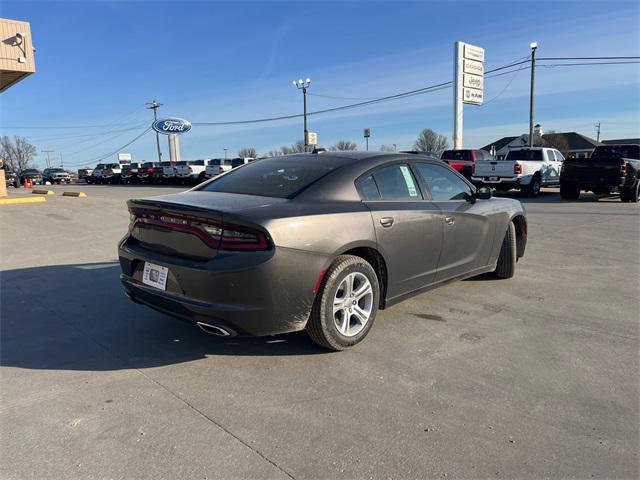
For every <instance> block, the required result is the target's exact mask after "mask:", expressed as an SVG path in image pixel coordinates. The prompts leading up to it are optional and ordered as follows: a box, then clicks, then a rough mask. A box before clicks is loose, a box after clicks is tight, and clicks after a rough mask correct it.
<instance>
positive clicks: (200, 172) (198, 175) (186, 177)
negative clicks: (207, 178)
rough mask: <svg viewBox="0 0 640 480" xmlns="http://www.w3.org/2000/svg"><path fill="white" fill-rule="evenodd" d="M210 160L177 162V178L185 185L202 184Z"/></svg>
mask: <svg viewBox="0 0 640 480" xmlns="http://www.w3.org/2000/svg"><path fill="white" fill-rule="evenodd" d="M207 162H208V160H181V161H179V162H176V178H177V179H178V180H180V181H182V182H185V183H194V184H195V183H201V182H203V181H204V174H205V170H206V168H207Z"/></svg>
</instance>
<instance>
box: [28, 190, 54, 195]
mask: <svg viewBox="0 0 640 480" xmlns="http://www.w3.org/2000/svg"><path fill="white" fill-rule="evenodd" d="M31 193H35V194H37V195H55V194H56V193H55V192H54V191H53V190H32V191H31Z"/></svg>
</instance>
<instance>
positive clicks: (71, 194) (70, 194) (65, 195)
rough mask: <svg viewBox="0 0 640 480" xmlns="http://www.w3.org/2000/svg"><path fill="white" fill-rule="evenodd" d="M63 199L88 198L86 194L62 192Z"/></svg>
mask: <svg viewBox="0 0 640 480" xmlns="http://www.w3.org/2000/svg"><path fill="white" fill-rule="evenodd" d="M62 196H63V197H86V196H87V194H86V193H84V192H62Z"/></svg>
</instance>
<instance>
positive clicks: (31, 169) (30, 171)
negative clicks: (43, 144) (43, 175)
mask: <svg viewBox="0 0 640 480" xmlns="http://www.w3.org/2000/svg"><path fill="white" fill-rule="evenodd" d="M22 173H40V172H39V171H38V170H36V169H34V168H27V169H26V170H23V171H22Z"/></svg>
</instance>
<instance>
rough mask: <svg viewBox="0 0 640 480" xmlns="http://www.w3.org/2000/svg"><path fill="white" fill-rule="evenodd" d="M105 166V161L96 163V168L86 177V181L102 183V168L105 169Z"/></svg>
mask: <svg viewBox="0 0 640 480" xmlns="http://www.w3.org/2000/svg"><path fill="white" fill-rule="evenodd" d="M104 167H105V165H104V163H99V164H98V165H96V168H94V169H93V170H92V172H91V175H89V176H88V177H85V180H86V182H87V183H95V184H97V183H102V170H104Z"/></svg>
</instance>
